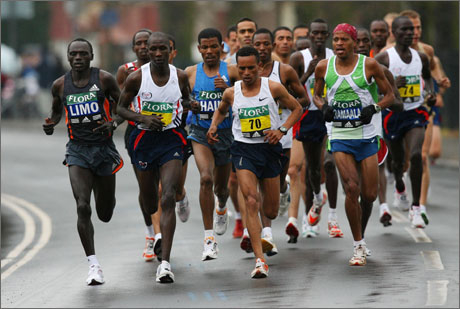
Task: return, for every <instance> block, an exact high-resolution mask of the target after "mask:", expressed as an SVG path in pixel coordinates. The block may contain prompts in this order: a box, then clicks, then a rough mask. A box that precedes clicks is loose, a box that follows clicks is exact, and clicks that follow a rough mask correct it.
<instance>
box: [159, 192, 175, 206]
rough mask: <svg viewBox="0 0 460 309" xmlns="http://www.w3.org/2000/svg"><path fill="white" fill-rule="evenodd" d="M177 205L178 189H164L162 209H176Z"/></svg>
mask: <svg viewBox="0 0 460 309" xmlns="http://www.w3.org/2000/svg"><path fill="white" fill-rule="evenodd" d="M175 205H176V191H175V190H163V192H162V194H161V209H162V210H163V211H168V210H170V209H174V207H175Z"/></svg>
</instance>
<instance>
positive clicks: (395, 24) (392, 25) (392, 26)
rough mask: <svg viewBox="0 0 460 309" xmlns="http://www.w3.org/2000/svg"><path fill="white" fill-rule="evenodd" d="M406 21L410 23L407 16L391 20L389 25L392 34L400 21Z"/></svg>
mask: <svg viewBox="0 0 460 309" xmlns="http://www.w3.org/2000/svg"><path fill="white" fill-rule="evenodd" d="M406 19H407V20H409V21H410V22H411V23H412V21H411V20H410V18H409V17H407V16H402V15H399V16H398V17H396V18H395V19H393V22H392V23H391V31H392V32H393V33H394V31H395V30H396V26H397V25H398V24H399V23H400V22H401V20H406Z"/></svg>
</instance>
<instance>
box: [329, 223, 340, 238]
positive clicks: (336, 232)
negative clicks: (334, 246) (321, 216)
mask: <svg viewBox="0 0 460 309" xmlns="http://www.w3.org/2000/svg"><path fill="white" fill-rule="evenodd" d="M327 234H328V235H329V237H331V238H342V237H343V232H342V230H341V229H340V226H339V224H338V223H337V221H329V222H327Z"/></svg>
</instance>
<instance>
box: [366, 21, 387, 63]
mask: <svg viewBox="0 0 460 309" xmlns="http://www.w3.org/2000/svg"><path fill="white" fill-rule="evenodd" d="M370 31H371V40H372V48H371V53H370V54H369V55H368V56H369V57H371V58H374V57H375V55H377V54H378V53H379V52H380V51H381V50H382V49H383V48H384V47H385V46H386V45H387V39H388V36H389V35H390V34H389V32H388V25H387V23H386V22H385V21H384V20H380V19H376V20H373V21H372V22H371V26H370Z"/></svg>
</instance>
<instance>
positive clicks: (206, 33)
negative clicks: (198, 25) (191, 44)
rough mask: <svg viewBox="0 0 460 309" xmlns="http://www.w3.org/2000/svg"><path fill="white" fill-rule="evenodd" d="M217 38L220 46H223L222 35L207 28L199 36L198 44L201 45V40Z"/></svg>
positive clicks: (215, 30)
mask: <svg viewBox="0 0 460 309" xmlns="http://www.w3.org/2000/svg"><path fill="white" fill-rule="evenodd" d="M210 38H217V40H218V41H219V44H222V34H221V33H220V31H219V30H217V29H215V28H206V29H203V30H201V31H200V33H199V34H198V44H201V39H210Z"/></svg>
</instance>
